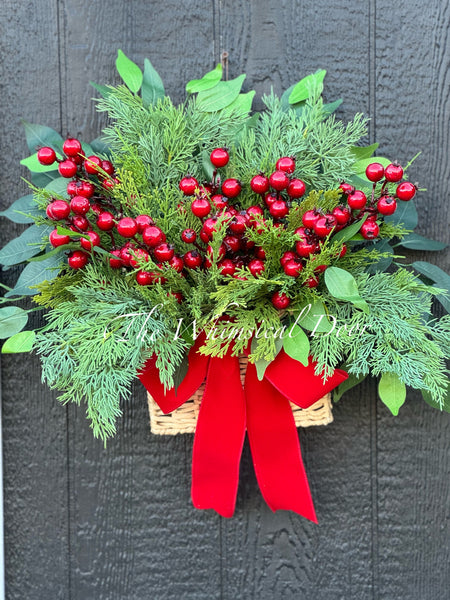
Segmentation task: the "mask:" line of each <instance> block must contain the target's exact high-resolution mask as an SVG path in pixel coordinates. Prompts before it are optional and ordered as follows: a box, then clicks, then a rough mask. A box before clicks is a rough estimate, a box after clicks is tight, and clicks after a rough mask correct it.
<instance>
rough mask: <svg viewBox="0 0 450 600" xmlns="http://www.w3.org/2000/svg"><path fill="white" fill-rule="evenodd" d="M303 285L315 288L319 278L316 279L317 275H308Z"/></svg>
mask: <svg viewBox="0 0 450 600" xmlns="http://www.w3.org/2000/svg"><path fill="white" fill-rule="evenodd" d="M304 285H306V287H309V288H315V287H317V286H318V285H319V280H318V279H317V277H308V279H307V280H306V281H305V283H304Z"/></svg>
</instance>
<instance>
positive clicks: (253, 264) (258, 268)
mask: <svg viewBox="0 0 450 600" xmlns="http://www.w3.org/2000/svg"><path fill="white" fill-rule="evenodd" d="M248 269H249V271H250V273H251V274H252V275H253V277H257V276H258V275H261V273H264V271H265V269H266V266H265V264H264V262H263V261H262V260H259V259H258V258H253V259H252V260H251V261H250V262H249V263H248Z"/></svg>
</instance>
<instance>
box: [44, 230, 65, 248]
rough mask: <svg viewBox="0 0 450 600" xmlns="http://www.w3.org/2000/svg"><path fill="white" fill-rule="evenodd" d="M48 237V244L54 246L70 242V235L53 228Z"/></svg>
mask: <svg viewBox="0 0 450 600" xmlns="http://www.w3.org/2000/svg"><path fill="white" fill-rule="evenodd" d="M48 237H49V240H50V244H51V245H52V246H53V247H54V248H57V247H58V246H65V245H66V244H68V243H69V242H70V236H69V235H64V234H61V233H58V230H57V229H54V230H53V231H51V232H50V235H49V236H48Z"/></svg>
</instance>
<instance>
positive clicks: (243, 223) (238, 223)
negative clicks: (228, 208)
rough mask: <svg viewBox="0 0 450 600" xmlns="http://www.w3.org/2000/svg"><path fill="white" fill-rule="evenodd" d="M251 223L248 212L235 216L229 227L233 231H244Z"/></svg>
mask: <svg viewBox="0 0 450 600" xmlns="http://www.w3.org/2000/svg"><path fill="white" fill-rule="evenodd" d="M248 225H249V218H248V217H247V215H246V214H243V215H236V216H235V217H233V220H232V221H231V223H230V225H229V227H230V229H231V231H232V232H233V233H244V231H245V230H246V229H247V227H248Z"/></svg>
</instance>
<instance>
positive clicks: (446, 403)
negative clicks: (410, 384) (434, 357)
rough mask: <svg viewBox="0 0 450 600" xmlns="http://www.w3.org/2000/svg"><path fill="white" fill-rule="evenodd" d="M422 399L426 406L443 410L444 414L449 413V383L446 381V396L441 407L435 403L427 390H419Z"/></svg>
mask: <svg viewBox="0 0 450 600" xmlns="http://www.w3.org/2000/svg"><path fill="white" fill-rule="evenodd" d="M421 392H422V397H423V399H424V400H425V402H426V403H427V404H429V405H430V406H432V407H433V408H436V409H437V410H443V411H444V412H447V413H450V382H449V381H448V380H447V394H446V396H445V398H444V403H443V404H442V406H441V405H440V404H439V402H437V401H436V400H435V399H434V398H433V396H432V395H431V393H430V392H428V391H427V390H421Z"/></svg>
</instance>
